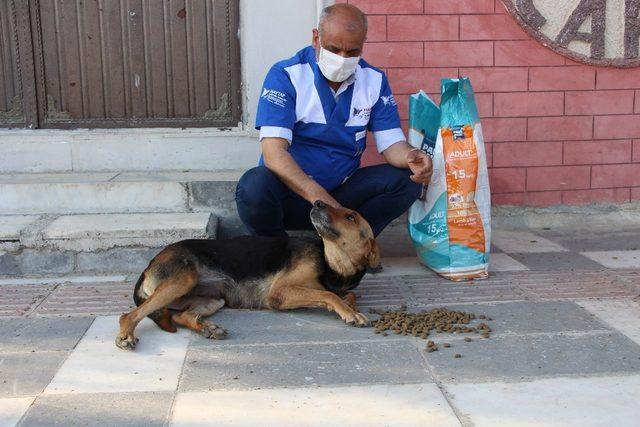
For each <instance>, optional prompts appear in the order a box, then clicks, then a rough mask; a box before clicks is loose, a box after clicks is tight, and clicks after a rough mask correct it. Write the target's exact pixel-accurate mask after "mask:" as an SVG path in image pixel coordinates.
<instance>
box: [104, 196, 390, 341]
mask: <svg viewBox="0 0 640 427" xmlns="http://www.w3.org/2000/svg"><path fill="white" fill-rule="evenodd" d="M310 216H311V222H312V223H313V226H314V227H315V229H316V232H317V233H318V235H319V237H320V239H314V238H304V237H259V236H241V237H236V238H233V239H228V240H204V239H202V240H196V239H193V240H183V241H180V242H177V243H174V244H171V245H169V246H167V247H165V248H164V249H163V250H162V251H161V252H160V253H159V254H158V255H156V256H155V257H154V258H153V259H152V260H151V262H150V263H149V265H148V267H147V268H146V269H145V270H144V271H143V272H142V274H141V275H140V278H139V279H138V282H137V283H136V285H135V290H134V294H133V299H134V302H135V304H136V306H137V307H136V308H135V309H133V310H132V311H130V312H129V313H125V314H123V315H122V316H121V317H120V331H119V333H118V335H117V337H116V345H117V346H118V347H120V348H121V349H125V350H133V349H135V347H136V344H137V343H138V338H136V337H135V335H134V330H135V328H136V326H137V325H138V323H139V322H140V321H141V320H142V319H144V318H145V317H146V316H148V317H150V318H151V319H152V320H153V321H154V322H155V323H156V324H157V325H158V326H159V327H160V328H162V329H163V330H165V331H167V332H176V330H177V328H176V325H179V326H184V327H186V328H189V329H191V330H194V331H196V332H198V333H199V334H201V335H202V336H204V337H205V338H211V339H223V338H225V337H226V336H227V331H226V330H225V329H224V328H222V327H221V326H218V325H216V324H215V323H213V322H211V321H209V320H205V319H204V318H205V317H208V316H211V315H212V314H214V313H215V312H216V311H218V310H219V309H221V308H222V307H224V306H227V307H230V308H254V309H273V310H289V309H295V308H305V307H309V308H310V307H320V308H324V309H326V310H329V311H334V312H336V314H337V315H338V316H339V317H340V318H341V319H342V320H343V321H345V322H346V323H347V324H349V325H352V326H359V327H362V326H369V324H370V322H369V319H367V317H365V316H364V315H363V314H362V313H360V312H358V310H357V308H356V305H355V294H354V293H353V292H350V290H352V289H354V288H355V287H356V286H358V284H359V283H360V280H361V279H362V277H363V276H364V274H365V271H366V268H367V267H372V268H375V267H378V266H379V263H380V254H379V249H378V245H377V243H376V241H375V239H374V236H373V232H372V230H371V227H370V226H369V224H368V223H367V221H366V220H365V219H364V218H363V217H362V216H361V215H360V214H358V213H357V212H355V211H353V210H349V209H344V208H340V209H337V208H334V207H331V206H328V205H326V204H324V203H323V202H321V201H316V202H315V203H314V205H313V208H312V209H311V213H310ZM207 276H215V277H217V278H218V279H220V280H216V281H213V282H208V281H204V280H201V279H202V278H204V277H207Z"/></svg>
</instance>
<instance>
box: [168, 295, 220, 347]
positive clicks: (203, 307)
mask: <svg viewBox="0 0 640 427" xmlns="http://www.w3.org/2000/svg"><path fill="white" fill-rule="evenodd" d="M224 302H225V301H224V300H223V299H210V298H202V297H193V298H192V299H189V300H188V301H187V304H188V308H187V309H186V310H185V311H183V312H180V313H175V314H174V315H173V316H172V320H173V321H174V322H175V323H176V324H178V325H181V326H184V327H186V328H189V329H191V330H193V331H196V332H197V333H199V334H200V335H202V336H203V337H205V338H211V339H214V340H222V339H225V338H226V337H227V330H226V329H224V328H221V327H220V326H218V325H216V324H215V323H213V322H211V321H210V320H203V319H202V318H203V317H208V316H211V315H212V314H213V313H215V312H216V311H218V310H220V309H221V308H222V307H223V306H224Z"/></svg>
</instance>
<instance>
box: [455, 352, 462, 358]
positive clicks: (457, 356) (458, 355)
mask: <svg viewBox="0 0 640 427" xmlns="http://www.w3.org/2000/svg"><path fill="white" fill-rule="evenodd" d="M453 357H455V358H456V359H460V358H461V357H462V355H461V354H459V353H456V354H454V355H453Z"/></svg>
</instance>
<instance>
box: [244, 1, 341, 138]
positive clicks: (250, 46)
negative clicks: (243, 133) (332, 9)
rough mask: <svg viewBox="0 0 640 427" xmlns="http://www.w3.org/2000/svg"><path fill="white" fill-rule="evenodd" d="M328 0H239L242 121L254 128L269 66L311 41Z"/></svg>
mask: <svg viewBox="0 0 640 427" xmlns="http://www.w3.org/2000/svg"><path fill="white" fill-rule="evenodd" d="M331 3H333V1H329V0H240V50H241V54H240V55H241V61H242V63H241V68H242V84H243V95H244V98H243V113H244V114H243V120H242V121H243V123H244V124H245V125H246V126H247V128H250V129H253V126H254V124H255V114H256V106H257V104H258V98H259V96H260V89H261V88H262V83H263V81H264V77H265V75H266V73H267V71H268V70H269V68H270V67H271V66H272V65H273V64H274V63H276V62H278V61H280V60H282V59H286V58H290V57H291V56H293V54H294V53H296V52H297V51H298V50H300V49H301V48H303V47H305V46H307V45H309V44H311V30H312V29H313V28H315V26H316V25H317V21H318V14H319V12H320V11H321V10H322V7H324V6H325V5H327V4H331Z"/></svg>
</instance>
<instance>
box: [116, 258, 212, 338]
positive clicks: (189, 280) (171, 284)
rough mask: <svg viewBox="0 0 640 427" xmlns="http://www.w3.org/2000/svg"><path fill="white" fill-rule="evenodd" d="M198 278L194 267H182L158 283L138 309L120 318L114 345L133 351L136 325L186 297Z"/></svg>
mask: <svg viewBox="0 0 640 427" xmlns="http://www.w3.org/2000/svg"><path fill="white" fill-rule="evenodd" d="M198 277H199V275H198V272H197V270H196V268H195V267H183V268H182V269H181V270H180V271H178V272H175V273H173V274H172V275H171V277H169V278H167V279H165V280H163V281H162V282H160V283H159V284H158V287H157V288H156V289H155V291H154V292H153V294H151V296H149V298H147V299H146V300H145V301H144V302H143V303H142V304H141V305H140V306H139V307H136V308H135V309H133V310H132V311H131V312H129V313H126V314H123V315H122V316H120V332H119V333H118V336H117V337H116V345H117V346H118V347H120V348H122V349H124V350H133V349H134V348H135V347H136V344H137V343H138V339H137V338H136V337H135V336H134V335H133V332H134V330H135V328H136V326H137V325H138V323H140V321H141V320H142V319H144V318H145V317H146V316H148V315H149V314H151V313H154V312H156V311H158V310H162V309H164V308H165V307H167V306H168V305H169V304H171V303H172V302H173V301H175V300H176V299H178V298H180V297H182V296H184V295H186V294H187V293H188V292H189V291H191V290H192V289H193V288H194V287H195V286H196V285H197V284H198Z"/></svg>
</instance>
